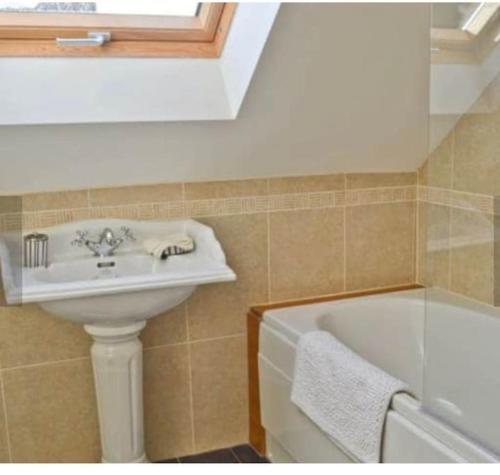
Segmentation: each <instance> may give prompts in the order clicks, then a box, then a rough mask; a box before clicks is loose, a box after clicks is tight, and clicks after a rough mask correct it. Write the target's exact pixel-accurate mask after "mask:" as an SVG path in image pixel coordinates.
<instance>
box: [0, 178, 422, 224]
mask: <svg viewBox="0 0 500 475" xmlns="http://www.w3.org/2000/svg"><path fill="white" fill-rule="evenodd" d="M416 196H417V187H416V186H414V185H412V186H396V187H384V188H365V189H358V190H347V191H322V192H310V193H290V194H283V195H268V196H248V197H241V198H223V199H207V200H186V201H170V202H164V203H141V204H133V205H121V206H101V207H90V208H78V209H71V210H51V211H35V212H26V213H17V214H16V213H13V214H3V215H0V230H3V231H11V230H16V229H19V225H20V224H21V223H22V227H23V228H24V229H38V228H44V227H49V226H56V225H59V224H63V223H68V222H72V221H80V220H85V219H95V218H121V219H146V220H147V219H174V218H202V217H211V216H229V215H238V214H255V213H266V212H270V213H273V212H279V211H291V210H307V209H318V208H334V207H345V206H363V205H371V204H383V203H395V202H401V201H415V200H416Z"/></svg>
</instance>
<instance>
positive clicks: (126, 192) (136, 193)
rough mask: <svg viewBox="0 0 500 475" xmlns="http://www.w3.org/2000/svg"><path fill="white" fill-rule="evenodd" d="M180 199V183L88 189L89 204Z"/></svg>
mask: <svg viewBox="0 0 500 475" xmlns="http://www.w3.org/2000/svg"><path fill="white" fill-rule="evenodd" d="M178 200H182V184H181V183H165V184H159V185H142V186H124V187H121V188H96V189H93V190H90V205H91V206H116V205H127V204H138V203H158V202H161V201H178Z"/></svg>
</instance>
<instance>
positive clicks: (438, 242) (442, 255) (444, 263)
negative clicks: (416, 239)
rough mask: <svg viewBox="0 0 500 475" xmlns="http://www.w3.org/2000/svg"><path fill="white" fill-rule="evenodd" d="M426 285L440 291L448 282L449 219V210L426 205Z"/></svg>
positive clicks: (443, 207)
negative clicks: (438, 288)
mask: <svg viewBox="0 0 500 475" xmlns="http://www.w3.org/2000/svg"><path fill="white" fill-rule="evenodd" d="M426 209H427V214H428V215H427V234H426V236H425V238H426V241H425V247H426V256H425V259H426V261H427V263H426V268H427V279H426V283H427V284H428V285H432V286H435V287H440V288H442V289H448V288H449V282H450V241H449V239H450V219H451V213H450V211H451V209H450V208H448V207H446V206H440V205H434V204H427V207H426Z"/></svg>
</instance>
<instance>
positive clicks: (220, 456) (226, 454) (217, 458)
mask: <svg viewBox="0 0 500 475" xmlns="http://www.w3.org/2000/svg"><path fill="white" fill-rule="evenodd" d="M179 461H180V462H181V463H238V459H237V458H236V456H235V455H234V454H233V452H232V451H231V449H222V450H214V451H213V452H206V453H204V454H198V455H188V456H187V457H181V458H180V459H179Z"/></svg>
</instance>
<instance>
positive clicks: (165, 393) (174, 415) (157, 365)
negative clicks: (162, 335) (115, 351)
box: [144, 345, 194, 460]
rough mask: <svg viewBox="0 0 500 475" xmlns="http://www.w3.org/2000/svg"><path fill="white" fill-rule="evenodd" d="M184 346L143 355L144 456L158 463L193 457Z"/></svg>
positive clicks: (159, 349) (154, 349)
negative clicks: (182, 457)
mask: <svg viewBox="0 0 500 475" xmlns="http://www.w3.org/2000/svg"><path fill="white" fill-rule="evenodd" d="M189 378H190V374H189V356H188V348H187V345H172V346H164V347H161V348H153V349H149V350H146V351H145V352H144V413H145V416H144V424H145V432H146V453H147V455H148V457H149V458H150V459H151V460H162V459H167V458H171V457H177V456H181V455H186V454H190V453H193V451H194V448H193V443H192V441H193V437H192V421H191V395H190V384H189Z"/></svg>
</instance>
